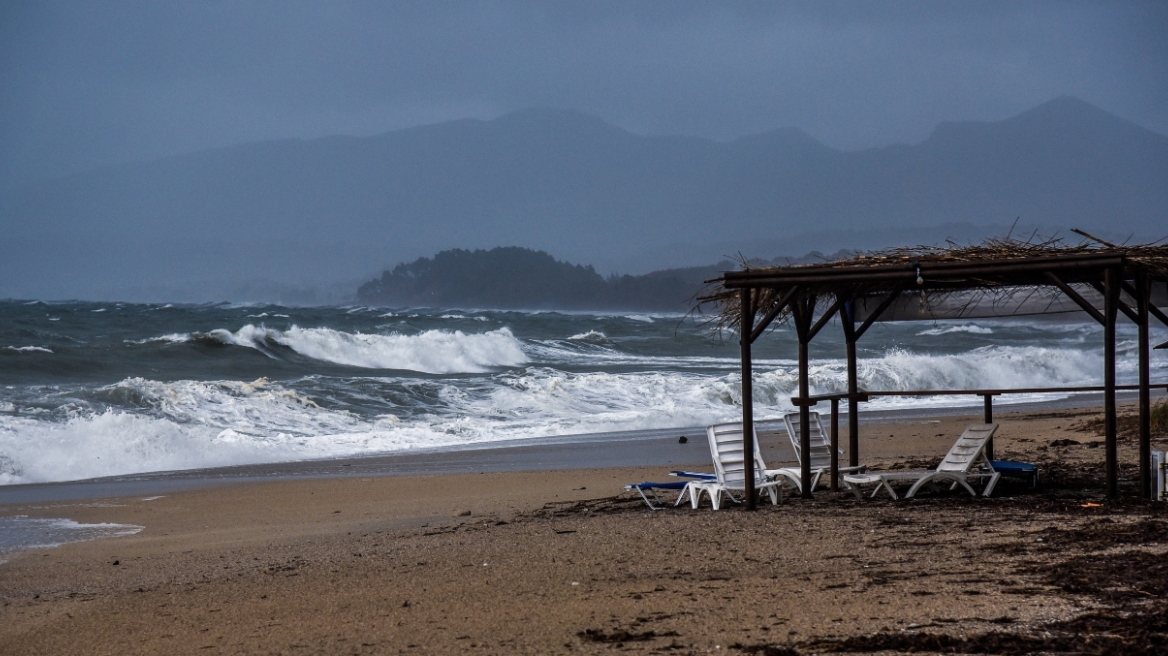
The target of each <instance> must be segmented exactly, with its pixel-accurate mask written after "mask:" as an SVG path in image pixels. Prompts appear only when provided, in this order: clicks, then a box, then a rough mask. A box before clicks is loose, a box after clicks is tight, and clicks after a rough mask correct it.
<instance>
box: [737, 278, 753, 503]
mask: <svg viewBox="0 0 1168 656" xmlns="http://www.w3.org/2000/svg"><path fill="white" fill-rule="evenodd" d="M741 299H742V308H741V309H742V318H741V321H740V323H739V325H738V328H739V331H738V335H739V343H740V344H741V345H742V458H743V463H744V465H745V468H746V471H745V474H746V509H747V510H754V497H755V493H754V473H755V472H754V380H753V378H754V373H753V363H752V362H751V355H750V336H751V334H752V333H753V332H754V306H753V303H752V301H753V299H752V298H751V294H750V288H749V287H744V288H743V289H742V296H741Z"/></svg>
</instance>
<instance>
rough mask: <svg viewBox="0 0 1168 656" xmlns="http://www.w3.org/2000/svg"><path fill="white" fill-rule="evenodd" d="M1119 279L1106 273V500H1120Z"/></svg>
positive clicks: (1104, 401) (1110, 270) (1104, 393)
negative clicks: (1117, 403)
mask: <svg viewBox="0 0 1168 656" xmlns="http://www.w3.org/2000/svg"><path fill="white" fill-rule="evenodd" d="M1119 282H1120V281H1119V275H1118V272H1117V271H1116V270H1115V269H1114V268H1109V269H1106V270H1104V272H1103V286H1104V294H1103V318H1104V319H1105V321H1104V323H1103V412H1104V419H1103V423H1104V427H1105V429H1104V439H1105V442H1104V447H1105V450H1106V454H1105V457H1106V460H1107V464H1106V469H1107V472H1106V475H1107V483H1106V487H1107V498H1109V499H1116V498H1118V497H1119V457H1118V454H1117V450H1116V428H1117V426H1116V420H1115V319H1116V314H1118V312H1119V307H1118V306H1119Z"/></svg>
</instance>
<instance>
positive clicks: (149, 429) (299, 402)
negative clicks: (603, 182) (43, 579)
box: [0, 301, 1168, 485]
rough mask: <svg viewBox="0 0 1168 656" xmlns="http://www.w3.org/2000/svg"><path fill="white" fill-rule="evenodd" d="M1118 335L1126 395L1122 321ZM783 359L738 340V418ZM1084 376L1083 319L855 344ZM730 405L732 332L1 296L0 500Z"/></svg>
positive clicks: (462, 315)
mask: <svg viewBox="0 0 1168 656" xmlns="http://www.w3.org/2000/svg"><path fill="white" fill-rule="evenodd" d="M1119 336H1120V340H1119V351H1120V354H1119V380H1120V382H1121V383H1134V382H1135V376H1136V354H1135V348H1136V344H1135V328H1134V326H1131V325H1130V324H1125V323H1121V324H1120V328H1119ZM1166 339H1168V332H1165V331H1164V330H1158V329H1153V340H1154V341H1153V343H1154V344H1157V343H1160V342H1163V341H1165V340H1166ZM795 344H796V342H795V339H794V335H793V331H792V330H791V329H790V328H789V327H782V326H780V327H778V328H777V329H775V330H774V331H772V332H771V333H769V334H767V335H765V336H764V337H763V338H761V339H760V340H759V341H758V342H756V343H755V349H754V350H755V356H756V360H755V408H756V410H755V412H756V416H758V417H760V418H761V417H774V416H778V415H780V414H781V413H783V412H786V411H789V410H791V409H792V407H791V405H790V398H789V397H790V396H791V394H792V390H793V389H794V388H795V384H796V379H795V360H794V358H795V355H796V351H795ZM1153 353H1154V356H1153V372H1152V377H1153V380H1163V379H1165V378H1168V376H1166V374H1168V354H1166V353H1165V351H1154V352H1153ZM811 355H812V370H811V384H812V388H813V393H825V392H832V391H842V390H843V389H844V388H845V386H846V376H845V367H844V360H843V356H844V347H843V341H842V337H841V335H840V330H839V328H838V326H837V325H835V324H829V325H828V326H827V327H826V328H825V329H824V330H823V332H822V333H820V335H819V336H818V337H817V338H816V340H815V342H814V344H813V346H812V351H811ZM1102 368H1103V357H1102V329H1101V328H1100V327H1099V326H1098V325H1096V324H1094V323H1093V322H1090V320H1089V319H1086V318H1085V317H1082V316H1081V315H1079V316H1078V317H1075V316H1071V317H1070V318H1060V319H1054V320H1052V319H1009V320H1007V319H995V320H975V321H953V322H937V323H887V324H876V325H875V326H873V327H872V329H871V330H869V332H868V333H867V334H866V335H865V336H864V338H863V340H861V342H860V368H859V369H860V378H861V386H862V387H864V388H866V389H870V390H912V389H973V388H986V387H993V388H1020V387H1040V386H1076V385H1097V384H1100V383H1101V381H1102ZM1063 396H1065V395H1064V394H1057V393H1050V394H1044V395H1029V396H1021V395H1019V396H1006V397H1002V398H1000V399H999V400H997V401H996V403H997V404H999V405H1001V404H1008V403H1012V402H1029V401H1035V400H1054V399H1057V398H1061V397H1063ZM740 402H741V398H740V376H739V363H738V347H737V344H736V335H733V334H730V335H725V336H724V339H722V340H720V339H719V338H718V337H717V336H714V335H712V334H711V331H710V326H709V325H708V324H706V323H704V322H703V321H702V319H701V318H700V317H699V318H697V319H695V318H692V317H691V318H687V317H683V316H681V315H659V314H634V313H624V314H600V313H596V314H587V313H559V312H510V311H470V310H439V309H431V308H415V309H410V308H404V309H403V308H377V307H313V308H300V307H283V306H275V305H230V304H218V305H169V304H162V305H151V304H128V303H88V302H84V303H83V302H60V303H58V302H53V303H47V302H41V301H31V302H27V301H0V484H4V485H11V484H19V483H33V482H48V481H67V480H78V479H85V478H92V477H100V476H111V475H122V474H130V473H140V472H153V471H169V470H181V469H194V468H203V467H214V466H221V465H235V464H252V463H268V462H281V461H291V460H306V459H316V458H330V457H341V456H354V455H363V454H385V453H394V452H402V451H406V450H411V449H412V450H419V449H442V448H449V447H453V446H457V445H466V444H472V443H488V442H492V441H500V440H515V439H525V438H538V437H548V436H560V435H576V434H595V433H604V432H609V431H630V430H641V429H658V428H669V427H686V426H700V425H704V424H709V423H712V422H717V421H725V420H734V419H735V418H737V417H739V416H740V409H739V408H740ZM980 403H981V399H980V397H976V396H942V397H932V398H923V399H922V398H880V399H876V400H874V401H873V402H871V403H869V404H866V406H865V408H866V409H869V410H879V409H890V408H897V407H922V406H934V407H936V406H944V407H957V406H978V405H979V404H980Z"/></svg>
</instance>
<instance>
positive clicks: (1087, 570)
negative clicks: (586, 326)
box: [0, 408, 1168, 654]
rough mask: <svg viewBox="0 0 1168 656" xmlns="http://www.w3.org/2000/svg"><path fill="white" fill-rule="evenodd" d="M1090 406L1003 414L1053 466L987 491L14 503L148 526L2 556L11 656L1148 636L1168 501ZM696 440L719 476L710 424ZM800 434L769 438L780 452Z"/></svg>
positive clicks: (552, 489)
mask: <svg viewBox="0 0 1168 656" xmlns="http://www.w3.org/2000/svg"><path fill="white" fill-rule="evenodd" d="M979 414H980V413H979ZM1095 415H1097V409H1096V408H1087V409H1074V408H1059V409H1053V410H1050V411H1046V412H1036V411H1030V412H1027V413H1022V414H1018V413H1005V412H1000V413H999V414H998V417H997V419H998V421H999V422H1000V423H1001V425H1002V427H1001V429H1000V430H999V433H998V437H997V440H996V445H997V457H999V458H1013V459H1021V460H1027V461H1031V462H1038V463H1039V464H1040V465H1041V466H1042V467H1043V479H1044V482H1043V486H1042V488H1041V489H1040V490H1039V491H1037V492H1035V491H1033V490H1030V489H1029V488H1028V487H1026V486H1025V485H1023V484H1021V483H1018V482H1003V483H1001V484H1000V485H999V488H998V490H997V492H996V494H995V496H994V497H992V498H989V499H985V498H977V499H974V498H970V497H968V496H967V495H964V494H956V493H950V492H947V491H941V492H937V493H934V494H929V495H927V496H924V497H922V498H919V499H916V500H911V501H900V502H893V501H889V500H886V499H883V498H881V499H876V500H864V501H857V500H855V499H854V498H853V497H852V496H851V495H849V494H846V493H843V492H837V493H832V492H830V491H826V490H822V491H820V492H818V493H817V494H816V497H815V499H814V500H811V501H807V500H803V499H799V498H788V499H787V500H786V501H785V502H784V503H783V504H781V505H779V506H770V505H769V504H767V505H764V506H763V507H762V508H761V509H760V510H759V511H758V512H755V513H745V512H742V511H740V510H738V509H733V508H732V509H729V510H724V511H720V512H716V513H715V512H712V511H711V510H710V509H709V507H708V505H707V506H705V507H703V508H702V509H700V510H698V511H693V510H690V509H688V508H678V509H674V508H670V509H667V510H663V511H660V512H652V511H650V510H648V509H647V508H646V507H645V505H644V504H643V503H642V502H641V501H640V499H639V498H637V497H635V496H632V495H630V494H628V493H624V492H623V491H622V489H621V488H622V486H623V485H624V484H625V483H630V482H634V481H641V480H649V479H652V480H669V479H668V477H667V476H666V473H667V469H668V468H666V467H661V466H652V467H629V468H620V467H605V468H575V469H563V470H557V471H497V472H487V473H450V474H441V475H419V474H414V475H400V474H399V475H381V476H372V475H370V476H362V475H359V474H358V475H350V476H345V477H329V478H307V479H303V478H301V479H287V480H274V481H272V480H250V481H246V482H233V483H225V484H222V485H218V486H214V487H209V488H205V489H196V490H186V491H174V492H170V493H167V494H165V496H162V497H161V498H154V499H151V500H147V499H148V498H149V497H147V496H121V497H111V498H106V499H80V500H78V499H72V500H58V501H34V502H24V503H13V504H5V505H0V516H11V515H27V516H29V517H68V518H70V519H74V520H77V521H80V522H115V523H122V524H136V525H141V526H144V527H145V528H144V530H142V531H141V532H140V533H138V534H136V535H132V536H125V537H118V538H110V539H104V540H97V541H92V542H85V543H74V544H68V545H64V546H62V547H58V548H53V549H37V550H32V551H27V552H23V553H18V554H10V555H8V556H7V557H8V559H9V561H8V562H7V563H4V564H0V604H2V605H0V653H4V654H62V653H69V654H90V653H92V654H107V653H117V654H134V653H142V654H156V653H199V654H208V653H211V654H213V653H233V654H244V653H247V654H253V653H280V654H289V653H291V654H296V653H304V654H310V653H321V654H339V653H346V654H347V653H353V654H390V653H393V654H397V653H419V654H424V653H434V654H448V653H449V654H454V653H466V652H472V653H484V654H513V653H538V654H546V653H610V652H613V651H620V652H627V653H671V654H688V653H730V654H734V653H759V654H792V653H824V652H832V651H835V652H856V653H867V652H873V651H879V650H881V649H886V650H888V653H908V652H913V653H921V652H926V653H928V652H938V653H941V652H944V653H951V652H954V651H957V652H964V653H1008V654H1009V653H1019V654H1021V653H1036V652H1044V651H1045V652H1068V651H1077V652H1080V653H1141V651H1143V652H1146V653H1151V648H1152V645H1153V644H1154V643H1156V642H1159V643H1161V644H1162V642H1163V639H1164V637H1165V636H1164V632H1165V631H1168V621H1166V620H1168V605H1166V604H1165V602H1164V599H1165V598H1168V555H1166V554H1165V551H1168V504H1152V503H1145V502H1142V501H1138V500H1135V499H1132V498H1130V497H1132V496H1134V495H1135V493H1136V489H1135V487H1134V485H1135V481H1134V476H1135V463H1136V451H1135V445H1134V441H1133V440H1131V439H1123V440H1121V443H1120V458H1121V462H1122V463H1123V472H1122V475H1123V479H1124V487H1123V488H1122V491H1123V493H1124V494H1125V495H1127V496H1128V498H1126V499H1125V500H1123V501H1120V502H1115V503H1106V502H1104V500H1103V489H1102V475H1103V468H1102V462H1103V449H1102V448H1100V445H1101V444H1102V438H1101V437H1099V436H1098V435H1095V434H1093V433H1091V432H1081V431H1080V430H1077V427H1079V426H1081V425H1082V424H1083V423H1084V422H1085V421H1086V420H1089V419H1090V418H1091V417H1093V416H1095ZM979 420H980V416H979V415H970V416H954V417H943V418H940V419H922V418H919V417H918V418H904V419H900V420H897V421H891V422H888V423H884V424H866V425H865V426H864V428H863V430H862V442H861V452H862V456H863V457H862V460H863V461H864V462H866V463H868V464H870V465H873V466H876V467H882V468H889V467H921V466H928V465H931V464H935V463H936V461H937V460H939V459H940V457H941V455H943V454H944V452H945V451H946V450H947V449H948V447H949V446H950V445H951V444H952V441H953V439H954V438H955V437H956V435H958V434H959V433H960V431H961V429H962V428H963V427H964V425H965V424H967V423H972V422H977V421H979ZM1067 439H1069V440H1073V441H1075V442H1078V444H1069V445H1066V446H1053V445H1052V442H1055V441H1056V440H1067ZM1059 444H1062V442H1059ZM1156 445H1157V446H1156V448H1166V447H1168V438H1165V437H1164V436H1159V437H1157V438H1156ZM685 446H686V447H689V448H692V449H693V451H692V452H693V454H694V456H693V457H692V459H691V460H692V462H691V463H690V464H692V465H694V466H702V465H705V468H707V469H708V464H707V463H708V457H707V456H706V453H705V448H704V443H703V441H702V440H701V439H698V440H695V441H691V443H689V444H688V445H685ZM784 448H786V449H788V450H789V447H786V446H785V445H782V444H764V453H765V454H766V457H767V460H768V464H770V465H772V466H773V465H777V464H780V463H781V461H782V460H783V459H784V457H785V456H784V453H785V451H784ZM682 460H685V458H682ZM678 464H681V463H678ZM1161 563H1164V564H1161Z"/></svg>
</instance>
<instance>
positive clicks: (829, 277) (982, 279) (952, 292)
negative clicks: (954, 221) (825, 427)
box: [695, 231, 1168, 332]
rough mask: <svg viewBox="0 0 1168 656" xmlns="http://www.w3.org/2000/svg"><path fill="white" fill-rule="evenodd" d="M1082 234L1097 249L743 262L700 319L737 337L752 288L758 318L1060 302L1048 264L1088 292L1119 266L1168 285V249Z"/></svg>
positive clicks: (988, 249)
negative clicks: (921, 305) (858, 302)
mask: <svg viewBox="0 0 1168 656" xmlns="http://www.w3.org/2000/svg"><path fill="white" fill-rule="evenodd" d="M1076 232H1079V233H1080V234H1082V235H1084V236H1086V237H1088V238H1089V239H1090V241H1086V240H1085V241H1083V242H1081V243H1078V244H1074V245H1070V244H1067V243H1065V242H1064V241H1063V240H1062V239H1060V238H1052V239H1045V240H1040V241H1035V240H1034V239H1033V238H1031V239H1030V240H1027V241H1021V240H1018V239H1012V238H1011V237H1010V236H1008V235H1007V236H1006V237H1003V238H991V239H987V240H986V241H984V242H982V243H980V244H975V245H970V246H961V245H958V244H955V243H952V242H950V243H949V245H947V246H917V247H900V248H891V249H887V250H881V251H873V252H865V253H858V254H856V255H855V256H853V257H851V258H847V259H840V260H835V261H830V262H824V263H821V264H803V265H792V266H785V267H751V266H750V265H749V264H748V263H747V262H745V261H743V262H742V270H741V271H738V272H728V273H726V274H725V275H723V276H722V277H721V278H716V279H714V280H710V281H707V283H708V286H707V287H706V289H705V290H703V292H702V294H701V295H700V296H698V298H697V301H698V304H697V307H696V308H695V311H696V313H697V314H701V315H705V316H708V317H709V318H710V323H711V324H712V325H713V328H714V330H715V332H721V331H722V330H725V329H734V330H737V328H738V324H739V322H740V320H741V311H740V302H741V292H740V287H741V286H742V285H743V283H744V281H747V280H749V281H750V282H749V286H750V287H751V288H752V289H754V292H753V295H752V297H753V299H754V301H753V304H754V306H755V313H756V316H767V315H768V314H772V313H775V312H774V311H775V306H776V305H778V304H779V303H780V302H782V301H783V300H784V299H785V300H791V299H796V300H798V301H801V302H803V303H804V307H819V308H820V309H821V310H823V309H824V308H827V307H829V306H831V305H833V304H835V303H836V302H837V300H838V301H842V300H846V299H849V298H850V299H861V298H864V297H873V296H876V295H880V296H887V295H889V294H895V293H897V292H904V293H909V292H914V293H920V294H921V297H922V299H923V298H924V296H925V294H926V293H927V294H928V295H929V296H930V297H931V298H933V299H936V298H938V297H939V296H944V297H954V296H959V297H960V298H961V299H965V300H968V301H969V302H976V301H978V300H982V299H985V298H986V297H990V298H1007V297H1008V296H1009V295H1013V294H1017V293H1018V292H1019V290H1027V289H1029V290H1032V291H1033V292H1035V293H1045V294H1051V295H1057V294H1059V293H1060V292H1059V290H1058V288H1057V287H1054V286H1052V283H1051V282H1050V280H1049V278H1048V277H1047V274H1046V273H1045V270H1043V267H1045V266H1046V265H1047V263H1049V265H1050V267H1051V270H1056V269H1057V270H1058V272H1059V273H1058V275H1059V276H1060V278H1061V279H1063V280H1065V281H1066V282H1067V283H1068V284H1072V285H1077V286H1082V287H1086V286H1090V285H1098V284H1099V282H1100V281H1101V280H1102V277H1101V271H1102V269H1101V268H1100V266H1102V263H1103V262H1110V264H1107V266H1109V267H1114V266H1115V262H1116V261H1117V260H1119V261H1122V264H1121V266H1120V268H1121V270H1122V277H1123V278H1124V279H1125V280H1132V279H1134V278H1135V277H1137V276H1139V275H1147V276H1148V277H1149V279H1151V280H1154V281H1166V280H1168V244H1158V243H1153V244H1137V245H1116V244H1110V243H1107V242H1104V241H1102V240H1100V239H1097V238H1094V237H1091V236H1090V235H1087V234H1086V233H1082V232H1081V231H1076ZM963 263H964V264H965V265H968V266H964V265H963ZM1018 264H1026V265H1034V266H1035V267H1037V268H1036V269H1034V270H1026V271H1023V270H1020V269H1023V268H1025V267H1024V266H1023V267H1019V266H1011V265H1018ZM1068 264H1073V265H1074V266H1068ZM914 279H915V280H914ZM906 280H907V281H910V282H906ZM914 282H915V284H913V283H914ZM728 283H729V286H728ZM796 304H797V303H791V304H789V305H787V306H786V307H784V308H782V309H781V310H779V311H778V312H777V313H775V316H774V319H775V321H776V322H777V323H783V322H786V321H788V320H789V319H790V318H791V315H792V307H793V306H794V305H796Z"/></svg>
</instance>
